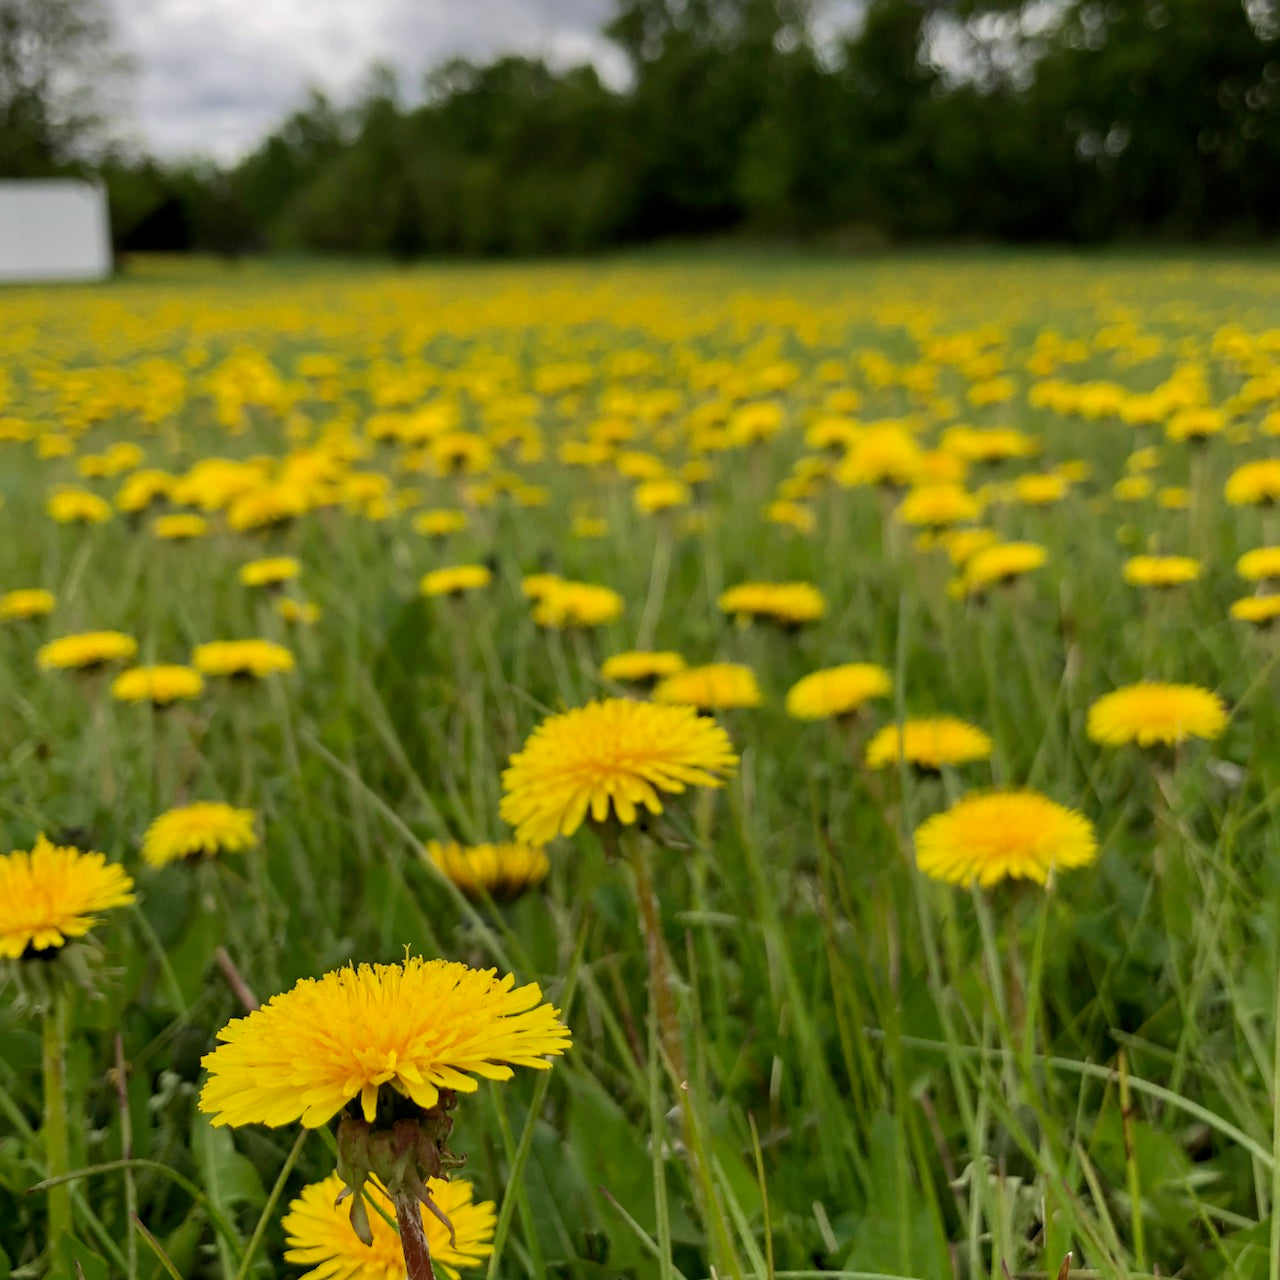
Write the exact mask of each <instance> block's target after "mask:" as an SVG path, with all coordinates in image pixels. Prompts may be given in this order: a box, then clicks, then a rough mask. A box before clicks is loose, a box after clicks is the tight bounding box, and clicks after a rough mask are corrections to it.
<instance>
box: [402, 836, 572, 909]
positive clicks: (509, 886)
mask: <svg viewBox="0 0 1280 1280" xmlns="http://www.w3.org/2000/svg"><path fill="white" fill-rule="evenodd" d="M426 856H427V857H428V858H429V859H430V860H431V862H432V863H434V865H435V866H437V867H438V868H439V869H440V870H441V871H442V872H444V874H445V875H446V876H447V877H448V878H449V879H450V880H452V881H453V883H454V884H456V885H457V886H458V888H459V889H461V890H462V892H463V893H465V894H466V895H467V897H469V898H482V897H484V895H485V894H488V895H489V897H491V898H492V899H493V900H494V901H495V902H510V901H511V900H512V899H514V898H518V897H519V896H520V895H521V894H522V893H524V891H525V890H526V889H532V888H533V886H534V885H536V884H540V883H541V882H542V881H543V880H545V879H546V878H547V873H548V872H549V871H550V870H551V863H550V862H549V861H548V860H547V855H546V853H545V852H544V851H543V850H542V849H541V848H539V847H538V846H536V845H531V844H510V843H507V844H472V845H463V844H459V843H458V842H457V841H456V840H450V841H448V842H447V843H444V844H442V843H441V842H440V841H439V840H432V841H431V843H430V844H428V845H427V847H426Z"/></svg>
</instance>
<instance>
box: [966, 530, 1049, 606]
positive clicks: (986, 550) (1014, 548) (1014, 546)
mask: <svg viewBox="0 0 1280 1280" xmlns="http://www.w3.org/2000/svg"><path fill="white" fill-rule="evenodd" d="M1048 558H1049V554H1048V552H1047V551H1045V549H1044V548H1043V547H1042V546H1041V545H1040V544H1039V543H1038V542H997V543H995V544H994V545H993V546H989V547H982V548H981V549H979V550H978V551H975V552H974V553H973V555H972V556H970V557H969V559H968V560H967V561H966V562H965V565H964V569H963V571H962V573H961V576H960V580H959V585H960V593H961V594H963V595H980V594H982V593H983V592H984V591H986V590H987V589H988V588H989V587H993V586H997V585H999V584H1001V583H1008V582H1012V581H1013V580H1014V579H1015V578H1020V577H1022V576H1023V575H1024V574H1027V573H1031V572H1032V571H1033V570H1035V569H1039V568H1041V566H1043V565H1044V564H1045V562H1046V561H1047V560H1048Z"/></svg>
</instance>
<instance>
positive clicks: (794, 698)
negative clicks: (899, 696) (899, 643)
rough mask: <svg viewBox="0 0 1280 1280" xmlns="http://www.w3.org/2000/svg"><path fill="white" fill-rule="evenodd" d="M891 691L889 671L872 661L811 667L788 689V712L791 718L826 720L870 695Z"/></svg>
mask: <svg viewBox="0 0 1280 1280" xmlns="http://www.w3.org/2000/svg"><path fill="white" fill-rule="evenodd" d="M892 691H893V680H892V678H891V677H890V675H889V673H888V672H887V671H886V670H885V669H884V668H883V667H880V666H877V665H876V664H875V663H874V662H847V663H845V664H844V665H843V666H839V667H827V668H826V669H825V670H822V671H814V672H812V673H810V674H809V675H807V676H805V677H803V678H802V679H800V680H797V681H796V683H795V684H793V685H792V686H791V688H790V689H788V690H787V701H786V708H787V715H789V716H790V717H791V718H792V719H793V720H825V719H827V718H828V717H830V716H846V715H851V714H852V713H853V712H855V711H857V710H858V708H859V707H861V706H862V704H863V703H864V702H867V701H868V700H869V699H871V698H887V697H888V696H889V694H890V693H891V692H892Z"/></svg>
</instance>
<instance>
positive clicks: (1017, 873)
mask: <svg viewBox="0 0 1280 1280" xmlns="http://www.w3.org/2000/svg"><path fill="white" fill-rule="evenodd" d="M914 843H915V850H916V865H917V866H918V867H919V868H920V870H921V871H923V872H924V873H925V875H927V876H931V877H932V878H933V879H935V880H943V881H946V882H947V883H948V884H972V883H974V882H976V883H977V884H979V885H981V886H982V887H983V888H986V887H988V886H990V885H993V884H997V883H999V882H1000V881H1001V880H1006V879H1013V880H1031V881H1034V882H1035V883H1036V884H1044V883H1045V882H1046V881H1047V880H1048V878H1049V874H1050V872H1052V871H1055V870H1058V869H1062V870H1065V869H1068V868H1071V867H1082V866H1086V865H1088V864H1089V863H1090V862H1092V861H1093V860H1094V858H1096V857H1097V854H1098V842H1097V839H1096V837H1095V835H1094V831H1093V826H1092V824H1091V823H1090V822H1089V820H1088V818H1086V817H1085V816H1084V814H1082V813H1079V812H1077V811H1076V810H1075V809H1067V808H1064V807H1063V806H1062V805H1060V804H1057V803H1055V802H1054V801H1053V800H1050V799H1049V798H1048V797H1047V796H1043V795H1040V794H1039V792H1036V791H988V792H980V793H977V794H974V795H968V796H964V797H963V798H962V799H960V800H958V801H956V803H955V804H953V805H952V806H951V808H949V809H948V810H946V812H945V813H935V814H934V815H933V817H931V818H928V819H926V820H925V821H924V822H923V823H921V824H920V826H919V827H917V828H916V832H915V837H914Z"/></svg>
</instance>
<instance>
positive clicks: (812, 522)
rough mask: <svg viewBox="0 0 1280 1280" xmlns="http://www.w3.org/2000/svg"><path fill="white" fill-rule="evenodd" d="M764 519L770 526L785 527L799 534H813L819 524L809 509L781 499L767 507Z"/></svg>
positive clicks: (797, 503) (800, 504)
mask: <svg viewBox="0 0 1280 1280" xmlns="http://www.w3.org/2000/svg"><path fill="white" fill-rule="evenodd" d="M764 518H765V519H766V520H767V521H768V522H769V523H770V524H778V525H784V526H787V527H789V528H792V529H794V530H795V531H796V532H797V533H812V532H813V531H814V529H815V528H816V527H817V523H818V522H817V520H816V519H815V518H814V514H813V512H812V511H810V510H809V508H808V507H806V506H804V505H803V504H802V503H799V502H788V501H787V500H785V499H781V498H780V499H779V500H778V501H776V502H771V503H769V505H768V506H767V507H765V509H764Z"/></svg>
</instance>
